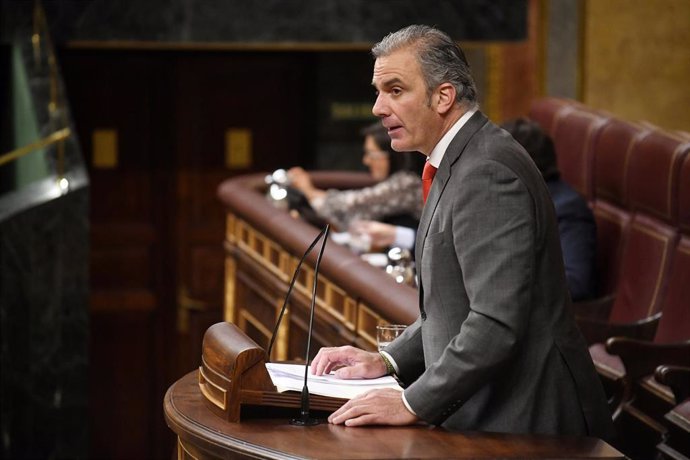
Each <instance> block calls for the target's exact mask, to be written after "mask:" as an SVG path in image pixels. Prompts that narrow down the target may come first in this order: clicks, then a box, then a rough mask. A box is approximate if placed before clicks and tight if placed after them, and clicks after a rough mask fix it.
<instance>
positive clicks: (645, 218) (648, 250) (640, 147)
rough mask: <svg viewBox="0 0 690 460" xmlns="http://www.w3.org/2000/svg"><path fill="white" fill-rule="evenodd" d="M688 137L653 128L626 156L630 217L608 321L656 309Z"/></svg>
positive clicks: (664, 279)
mask: <svg viewBox="0 0 690 460" xmlns="http://www.w3.org/2000/svg"><path fill="white" fill-rule="evenodd" d="M686 153H687V145H686V142H685V141H684V140H683V139H682V138H680V137H678V136H674V135H672V134H670V133H667V132H664V131H661V130H658V129H653V130H652V131H651V132H650V133H649V134H647V135H645V136H644V137H642V138H640V139H639V141H638V142H636V143H635V144H634V145H633V147H632V150H631V152H630V155H629V157H628V158H627V162H628V167H627V172H626V175H627V178H626V181H627V184H626V188H627V195H628V209H630V210H632V211H633V215H632V220H631V222H630V226H629V228H628V230H627V236H626V237H625V239H624V246H623V252H622V253H621V264H620V270H621V271H620V277H619V281H618V289H617V292H618V294H617V296H616V301H615V303H614V305H613V309H612V311H611V316H610V319H611V320H612V321H624V322H629V321H636V320H639V319H641V318H644V317H647V316H650V315H653V314H655V313H657V312H658V311H659V310H660V309H661V307H662V299H663V295H664V289H665V287H666V284H667V281H668V279H667V276H668V273H669V267H670V264H671V260H672V254H673V250H674V247H675V245H676V242H677V240H678V229H677V225H676V224H677V212H678V210H677V194H678V178H679V172H680V167H681V164H682V161H683V159H684V157H685V154H686Z"/></svg>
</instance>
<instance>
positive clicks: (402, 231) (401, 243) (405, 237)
mask: <svg viewBox="0 0 690 460" xmlns="http://www.w3.org/2000/svg"><path fill="white" fill-rule="evenodd" d="M416 233H417V232H415V230H414V229H413V228H409V227H401V226H399V225H398V226H396V227H395V241H394V242H393V246H396V247H399V248H403V249H412V247H413V246H414V240H415V237H416Z"/></svg>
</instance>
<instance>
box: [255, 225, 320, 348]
mask: <svg viewBox="0 0 690 460" xmlns="http://www.w3.org/2000/svg"><path fill="white" fill-rule="evenodd" d="M328 231H329V226H328V224H326V226H325V227H324V228H323V229H322V230H321V232H320V233H319V234H318V235H316V238H314V241H312V242H311V244H310V245H309V247H308V248H307V250H306V251H304V254H303V255H302V258H301V259H300V261H299V263H298V264H297V268H295V273H294V275H292V281H290V286H289V287H288V291H287V294H286V295H285V301H284V302H283V306H282V308H281V309H280V314H279V315H278V320H277V321H276V325H275V327H274V328H273V334H271V341H270V342H269V344H268V350H267V351H266V361H270V360H271V350H272V349H273V343H274V342H275V340H276V336H277V334H278V327H279V326H280V322H281V321H282V320H283V315H284V314H285V310H286V309H287V304H288V300H290V294H292V288H294V287H295V282H296V281H297V276H299V271H300V269H301V268H302V263H303V262H304V260H305V259H306V258H307V256H308V255H309V253H310V252H311V250H312V249H314V246H316V243H318V242H319V240H320V239H321V237H322V236H323V235H324V234H327V233H328ZM327 237H328V236H326V238H327ZM325 244H326V240H325V239H324V242H323V245H322V246H321V252H323V246H325ZM320 261H321V253H319V258H318V260H317V261H316V270H315V273H314V286H316V278H317V275H318V270H319V262H320ZM312 305H313V296H312ZM309 337H310V338H311V326H310V327H309Z"/></svg>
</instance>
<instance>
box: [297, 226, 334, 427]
mask: <svg viewBox="0 0 690 460" xmlns="http://www.w3.org/2000/svg"><path fill="white" fill-rule="evenodd" d="M329 231H330V226H329V225H328V224H326V226H325V227H324V229H323V232H322V233H323V243H321V249H320V250H319V256H318V257H317V258H316V265H315V266H314V285H313V286H312V291H311V311H310V313H309V334H308V335H307V351H306V353H305V356H304V386H303V387H302V405H301V407H300V418H293V419H292V420H290V425H298V426H312V425H318V424H319V423H320V422H319V420H318V419H316V418H311V417H310V416H309V388H307V376H308V375H309V348H310V347H311V335H312V330H313V329H314V306H315V304H316V285H317V283H318V279H319V265H321V256H322V255H323V250H324V249H325V248H326V241H327V240H328V232H329ZM319 236H320V235H319Z"/></svg>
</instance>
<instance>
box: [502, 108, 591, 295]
mask: <svg viewBox="0 0 690 460" xmlns="http://www.w3.org/2000/svg"><path fill="white" fill-rule="evenodd" d="M501 127H502V128H503V129H505V130H506V131H508V132H509V133H510V134H511V135H512V136H513V138H515V140H516V141H518V142H519V143H520V145H522V146H523V147H524V148H525V150H527V153H529V154H530V156H531V157H532V160H534V163H535V164H536V165H537V168H539V172H541V175H542V177H543V178H544V181H545V182H546V186H547V187H548V188H549V192H550V193H551V198H552V199H553V203H554V207H555V209H556V219H557V220H558V232H559V235H560V238H561V249H562V251H563V261H564V263H565V275H566V278H567V279H568V289H569V290H570V296H571V297H572V299H573V300H575V301H577V300H587V299H591V298H594V297H596V294H597V289H596V276H595V274H596V269H595V261H596V243H597V228H596V223H595V221H594V214H592V210H591V209H590V208H589V206H588V205H587V202H586V201H585V199H584V198H583V197H582V196H581V195H580V194H579V193H577V192H576V191H575V190H574V189H573V188H572V187H571V186H569V185H568V184H567V183H565V182H563V181H562V180H561V178H560V172H559V171H558V166H557V164H556V150H555V149H554V145H553V141H552V140H551V138H550V137H549V136H547V135H546V133H544V131H543V130H542V129H541V127H540V126H539V124H538V123H537V122H535V121H533V120H529V119H527V118H517V119H514V120H509V121H506V122H504V123H503V124H501Z"/></svg>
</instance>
